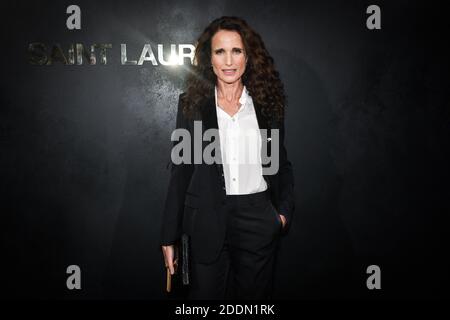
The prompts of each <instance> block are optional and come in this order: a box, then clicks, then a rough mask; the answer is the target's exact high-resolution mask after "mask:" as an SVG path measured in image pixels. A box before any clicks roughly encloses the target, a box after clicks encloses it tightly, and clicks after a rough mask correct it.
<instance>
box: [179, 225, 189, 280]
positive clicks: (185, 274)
mask: <svg viewBox="0 0 450 320" xmlns="http://www.w3.org/2000/svg"><path fill="white" fill-rule="evenodd" d="M189 254H190V244H189V235H187V234H185V233H183V234H182V236H181V255H180V257H181V261H180V263H181V276H182V279H183V285H188V284H189V283H190V272H189V269H190V258H189Z"/></svg>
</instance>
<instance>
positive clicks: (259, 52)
mask: <svg viewBox="0 0 450 320" xmlns="http://www.w3.org/2000/svg"><path fill="white" fill-rule="evenodd" d="M219 30H231V31H236V32H238V33H239V34H240V36H241V39H242V42H243V44H244V49H245V52H246V53H247V55H248V63H247V66H246V69H245V72H244V74H243V75H242V82H243V84H244V85H245V86H246V88H247V90H248V92H249V94H250V96H251V97H252V99H253V101H255V102H256V103H257V104H258V105H259V106H260V107H261V109H262V110H261V112H262V113H263V115H264V116H266V117H267V118H269V119H275V120H281V119H283V117H284V108H285V105H286V96H285V93H284V86H283V83H282V82H281V80H280V77H279V73H278V71H277V70H275V66H274V60H273V58H272V57H271V56H270V54H269V52H268V51H267V49H266V47H265V45H264V42H263V40H262V38H261V36H260V35H259V34H258V33H257V32H256V31H254V30H253V29H252V28H250V26H249V25H248V24H247V22H246V21H245V20H243V19H242V18H238V17H230V16H223V17H221V18H218V19H216V20H214V21H212V22H211V23H210V24H209V25H208V26H207V27H206V28H205V30H204V31H203V33H202V34H201V35H200V37H199V38H198V40H197V44H196V49H195V56H194V61H193V65H192V66H191V67H190V73H189V74H188V76H187V77H186V84H187V87H186V90H185V94H184V95H183V96H182V99H181V100H182V101H181V103H182V105H183V113H184V114H185V115H186V116H187V117H188V118H192V116H193V114H194V113H195V112H196V111H198V110H197V109H198V108H199V106H200V105H201V103H200V102H201V101H202V100H203V99H206V98H208V95H210V93H211V92H214V86H215V85H216V81H217V76H216V74H215V73H214V71H213V70H212V68H211V39H212V37H213V36H214V35H215V34H216V32H218V31H219Z"/></svg>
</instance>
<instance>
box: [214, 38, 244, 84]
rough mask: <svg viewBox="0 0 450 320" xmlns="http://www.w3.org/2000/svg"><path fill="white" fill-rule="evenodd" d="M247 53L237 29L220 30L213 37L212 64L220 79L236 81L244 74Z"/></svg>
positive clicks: (227, 81)
mask: <svg viewBox="0 0 450 320" xmlns="http://www.w3.org/2000/svg"><path fill="white" fill-rule="evenodd" d="M246 61H247V54H246V52H245V49H244V44H243V43H242V39H241V36H240V35H239V33H237V32H236V31H229V30H219V31H218V32H217V33H216V34H215V35H214V36H213V37H212V39H211V64H212V66H213V70H214V73H215V74H216V76H217V78H218V81H223V82H226V83H234V82H236V81H239V80H240V79H241V77H242V75H243V74H244V71H245V64H246Z"/></svg>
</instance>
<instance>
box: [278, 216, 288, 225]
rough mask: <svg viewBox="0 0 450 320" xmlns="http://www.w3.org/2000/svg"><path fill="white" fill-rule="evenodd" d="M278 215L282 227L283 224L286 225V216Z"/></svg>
mask: <svg viewBox="0 0 450 320" xmlns="http://www.w3.org/2000/svg"><path fill="white" fill-rule="evenodd" d="M278 215H279V216H280V219H281V224H282V227H283V228H284V226H285V225H286V217H285V216H283V215H282V214H278Z"/></svg>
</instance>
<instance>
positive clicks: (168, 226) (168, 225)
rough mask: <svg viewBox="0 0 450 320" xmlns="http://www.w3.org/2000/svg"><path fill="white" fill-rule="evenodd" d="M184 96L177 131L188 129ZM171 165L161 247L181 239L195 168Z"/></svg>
mask: <svg viewBox="0 0 450 320" xmlns="http://www.w3.org/2000/svg"><path fill="white" fill-rule="evenodd" d="M182 95H183V93H182V94H180V96H179V98H178V111H177V120H176V129H180V128H184V129H188V123H187V120H186V118H185V117H184V115H183V110H182V104H181V97H182ZM177 143H178V141H174V142H173V144H172V146H175V145H176V144H177ZM169 164H170V165H171V169H170V179H169V187H168V190H167V195H166V200H165V204H164V210H163V219H162V220H163V222H162V231H161V245H171V244H174V242H175V241H176V240H178V239H179V238H180V237H181V233H182V221H183V212H184V200H185V194H186V190H187V187H188V185H189V182H190V180H191V176H192V172H193V166H194V165H193V164H185V163H181V164H174V163H173V162H172V161H170V163H169Z"/></svg>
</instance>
